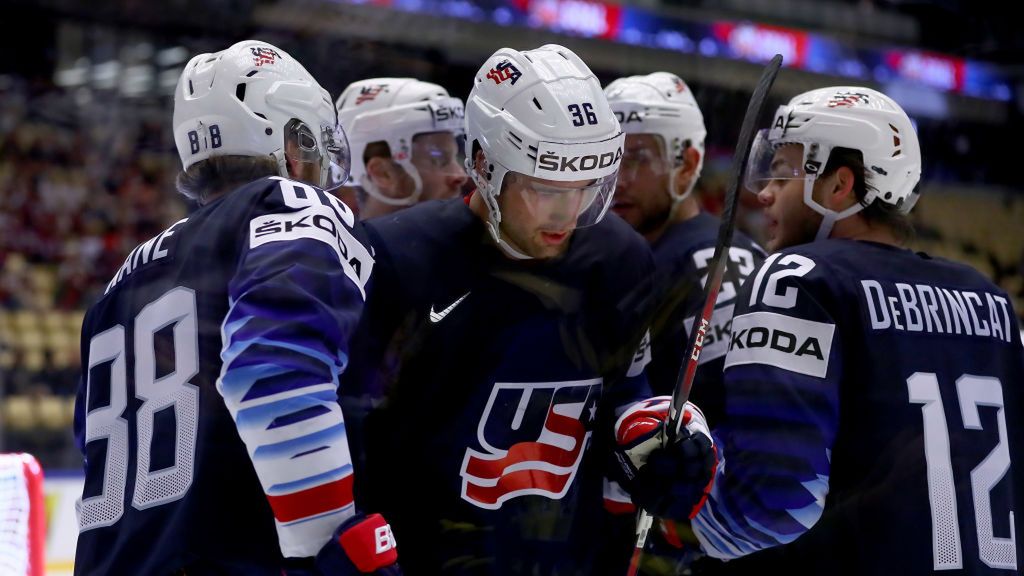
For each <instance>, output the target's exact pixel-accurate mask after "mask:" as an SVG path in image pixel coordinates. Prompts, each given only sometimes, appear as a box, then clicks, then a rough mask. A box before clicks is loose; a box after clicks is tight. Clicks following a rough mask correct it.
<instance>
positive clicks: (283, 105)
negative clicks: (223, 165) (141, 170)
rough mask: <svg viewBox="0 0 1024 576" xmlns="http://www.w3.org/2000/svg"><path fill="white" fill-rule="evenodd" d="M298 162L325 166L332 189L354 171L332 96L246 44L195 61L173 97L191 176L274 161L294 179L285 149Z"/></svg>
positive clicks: (278, 57)
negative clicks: (235, 160)
mask: <svg viewBox="0 0 1024 576" xmlns="http://www.w3.org/2000/svg"><path fill="white" fill-rule="evenodd" d="M289 138H291V139H292V141H294V142H295V143H296V144H297V145H298V146H297V149H296V153H297V154H298V157H297V158H295V159H296V160H299V161H303V162H314V163H318V164H319V166H320V186H321V187H322V188H324V189H328V190H330V189H332V188H335V187H337V186H339V185H341V183H342V182H344V181H345V179H346V178H347V177H348V170H349V156H350V155H349V150H348V142H347V141H346V139H345V134H344V132H342V131H341V129H340V127H339V124H338V122H337V114H336V112H335V110H334V105H333V103H332V102H331V96H330V94H328V93H327V91H326V90H324V89H323V88H321V87H320V84H318V83H317V81H316V80H315V79H313V77H312V76H311V75H310V74H309V72H307V71H306V69H305V68H303V67H302V64H299V63H298V62H297V61H296V60H294V59H293V58H292V57H291V56H289V55H288V53H287V52H285V51H284V50H281V49H280V48H277V47H275V46H273V45H271V44H267V43H266V42H260V41H258V40H245V41H242V42H239V43H237V44H235V45H233V46H231V47H230V48H228V49H226V50H222V51H220V52H215V53H212V54H210V53H207V54H199V55H198V56H195V57H193V58H192V59H191V60H190V61H189V62H188V64H187V65H186V66H185V69H184V70H183V71H182V73H181V77H180V78H179V79H178V86H177V88H176V89H175V96H174V143H175V144H176V145H177V148H178V154H179V156H181V164H182V167H183V168H184V169H188V168H189V166H192V165H193V164H195V163H196V162H199V161H201V160H206V159H207V158H211V157H214V156H266V155H269V156H272V157H273V158H274V159H275V160H277V164H278V167H279V173H280V175H281V176H284V177H288V169H287V165H286V162H285V141H286V139H289Z"/></svg>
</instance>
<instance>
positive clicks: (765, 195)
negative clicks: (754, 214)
mask: <svg viewBox="0 0 1024 576" xmlns="http://www.w3.org/2000/svg"><path fill="white" fill-rule="evenodd" d="M757 201H758V202H760V203H761V205H762V206H771V205H772V204H774V203H775V193H774V192H772V191H771V186H765V187H764V188H761V191H760V192H758V193H757Z"/></svg>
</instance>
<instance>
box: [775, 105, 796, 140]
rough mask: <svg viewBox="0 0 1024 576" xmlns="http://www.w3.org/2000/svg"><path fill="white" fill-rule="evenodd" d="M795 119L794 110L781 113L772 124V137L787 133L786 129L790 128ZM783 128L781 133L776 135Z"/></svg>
mask: <svg viewBox="0 0 1024 576" xmlns="http://www.w3.org/2000/svg"><path fill="white" fill-rule="evenodd" d="M792 121H793V110H789V112H788V113H787V114H779V115H778V116H776V117H775V123H774V124H772V138H773V139H775V138H781V137H783V136H785V135H786V131H787V130H789V124H790V123H791V122H792ZM777 130H782V132H781V133H779V134H778V136H776V135H775V134H776V131H777Z"/></svg>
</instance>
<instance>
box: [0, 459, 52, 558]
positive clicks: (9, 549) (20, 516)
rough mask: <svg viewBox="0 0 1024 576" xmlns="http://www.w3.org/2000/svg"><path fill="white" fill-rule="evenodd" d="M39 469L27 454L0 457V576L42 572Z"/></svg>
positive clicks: (42, 504) (43, 521)
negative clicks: (1, 575) (0, 575)
mask: <svg viewBox="0 0 1024 576" xmlns="http://www.w3.org/2000/svg"><path fill="white" fill-rule="evenodd" d="M45 548H46V504H45V501H44V498H43V469H42V467H41V466H40V465H39V461H38V460H36V459H35V458H34V457H33V456H32V455H30V454H0V574H11V575H12V576H43V574H44V573H45V570H46V553H45Z"/></svg>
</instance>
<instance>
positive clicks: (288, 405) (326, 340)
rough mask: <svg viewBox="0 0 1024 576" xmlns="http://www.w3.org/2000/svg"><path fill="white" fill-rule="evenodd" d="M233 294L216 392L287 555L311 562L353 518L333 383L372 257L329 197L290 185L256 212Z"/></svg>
mask: <svg viewBox="0 0 1024 576" xmlns="http://www.w3.org/2000/svg"><path fill="white" fill-rule="evenodd" d="M250 216H251V220H250V221H249V222H247V223H246V226H247V230H246V235H247V239H246V241H245V249H244V250H243V251H242V253H241V256H240V258H239V261H238V265H237V270H236V271H235V274H234V277H233V278H232V279H231V281H230V284H229V311H228V314H227V316H226V318H225V319H224V323H223V325H222V328H221V330H222V341H223V349H222V351H221V359H222V360H223V368H222V372H221V376H220V378H219V380H218V382H217V389H218V391H219V392H220V393H221V395H222V396H223V397H224V400H225V403H226V405H227V407H228V409H229V411H230V412H231V415H232V417H233V418H234V420H235V423H236V425H237V428H238V432H239V435H240V436H241V438H242V440H243V441H244V442H245V445H246V448H247V451H248V453H249V455H250V457H251V459H252V462H253V466H254V468H255V470H256V473H257V476H258V477H259V480H260V483H261V484H262V486H263V489H264V491H265V493H266V495H267V498H268V500H269V502H270V506H271V508H272V510H273V512H274V516H275V520H276V526H277V532H278V537H279V542H280V545H281V550H282V552H283V554H284V555H285V556H293V557H301V556H312V555H315V554H316V552H317V550H318V549H319V548H320V547H321V546H322V545H323V544H324V543H325V542H326V541H327V540H328V539H329V538H330V535H331V533H332V532H333V530H334V529H335V528H336V527H337V526H338V525H339V524H341V523H342V522H343V521H344V520H345V519H347V518H348V517H349V516H350V515H351V514H352V513H353V510H354V507H353V500H352V464H351V456H350V452H349V448H348V442H347V436H346V432H345V423H344V419H343V417H342V412H341V408H340V405H339V403H338V396H337V393H338V378H339V375H340V374H341V373H342V371H343V370H344V369H345V366H346V364H347V362H348V349H349V337H350V335H351V334H352V332H353V330H354V328H355V325H356V322H357V321H358V319H359V315H360V313H361V312H362V308H363V303H364V299H365V287H366V281H367V279H368V277H369V274H370V270H371V268H372V263H373V261H372V257H371V256H370V255H369V253H368V252H367V250H366V248H365V247H364V246H363V245H362V243H361V242H360V241H359V240H358V239H357V238H356V237H355V236H354V235H353V231H352V226H353V225H354V218H353V216H352V213H351V212H350V211H348V209H347V208H346V207H345V206H344V205H343V204H341V203H340V202H338V201H337V200H336V199H334V198H333V197H331V196H329V195H327V194H325V193H323V192H322V191H320V190H316V189H314V188H312V187H310V186H305V185H303V184H299V183H297V182H292V181H288V180H283V179H281V180H279V183H278V188H277V189H275V190H273V191H271V192H270V193H269V194H268V195H266V196H265V197H264V198H262V199H261V200H260V201H259V202H257V203H256V204H255V205H254V207H253V209H252V210H251V212H250Z"/></svg>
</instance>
